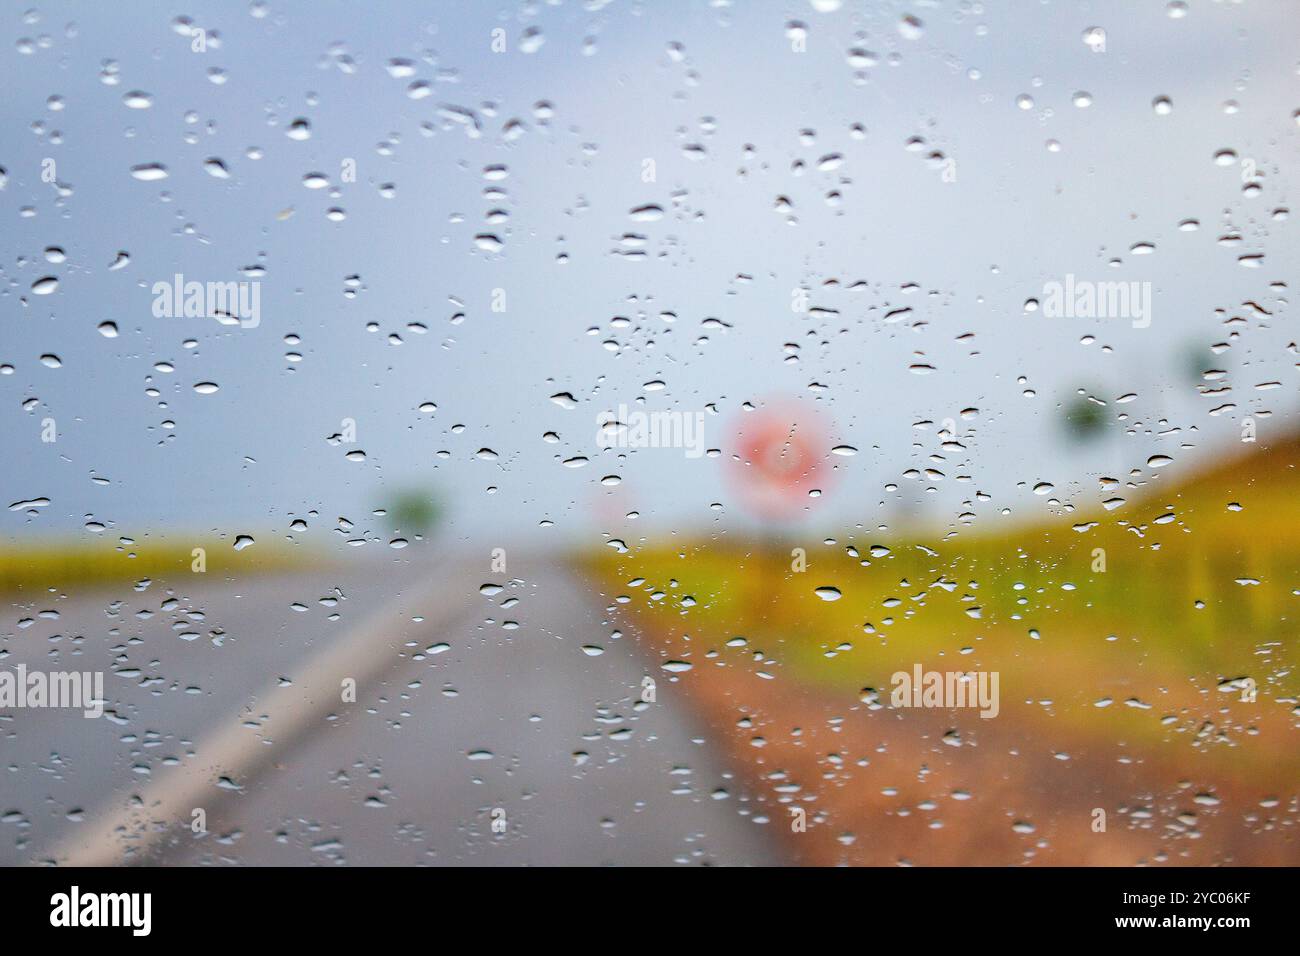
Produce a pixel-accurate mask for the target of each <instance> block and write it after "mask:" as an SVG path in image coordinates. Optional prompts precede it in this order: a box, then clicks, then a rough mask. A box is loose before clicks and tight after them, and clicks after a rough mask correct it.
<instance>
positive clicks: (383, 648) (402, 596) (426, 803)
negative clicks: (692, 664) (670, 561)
mask: <svg viewBox="0 0 1300 956" xmlns="http://www.w3.org/2000/svg"><path fill="white" fill-rule="evenodd" d="M457 566H458V567H460V566H461V565H457ZM450 567H451V565H450V563H443V564H442V565H441V570H440V569H431V568H430V567H428V566H422V565H420V564H418V563H415V562H414V561H413V560H410V559H407V560H406V563H402V564H397V565H393V566H390V565H388V564H385V565H384V566H383V567H381V568H377V567H374V566H358V567H355V568H348V569H346V570H338V569H332V570H329V571H314V572H310V573H306V574H297V575H292V576H287V577H281V578H262V579H255V580H252V581H249V582H245V583H231V582H220V581H201V582H195V581H185V582H184V585H185V587H184V588H181V587H175V588H172V589H171V591H170V593H169V592H168V588H167V587H166V585H165V584H162V583H159V584H155V585H153V586H152V587H151V588H150V589H149V590H147V591H144V592H140V593H137V592H134V591H131V590H130V589H126V593H122V589H118V590H116V591H103V590H101V591H98V592H94V593H87V594H84V595H70V596H68V597H67V598H65V599H63V600H54V599H53V598H51V600H50V601H48V602H45V604H42V605H41V606H36V605H33V606H32V607H31V608H30V609H28V610H17V611H15V612H14V614H15V619H14V621H13V622H12V623H13V626H12V627H11V628H10V629H7V630H6V632H5V634H4V637H3V639H2V640H3V643H2V644H0V646H2V647H4V648H5V649H7V650H8V651H9V652H10V654H9V657H8V658H6V659H5V661H4V663H5V664H9V665H13V664H17V663H20V662H25V663H27V664H28V666H29V668H36V667H40V668H44V669H47V670H55V669H62V670H70V669H76V670H96V669H102V670H104V671H106V683H107V686H106V690H107V693H106V696H107V697H108V699H109V702H110V705H109V706H110V708H111V711H112V712H111V713H110V714H109V715H108V716H106V717H105V718H101V719H98V720H87V719H84V718H82V717H81V716H80V715H79V714H77V713H74V712H70V711H55V710H17V711H12V712H10V713H8V714H5V715H3V716H0V740H3V742H4V743H3V746H4V769H5V774H4V776H3V777H2V778H0V780H2V781H3V785H2V786H0V821H2V822H0V863H5V864H15V863H27V862H40V861H43V860H47V859H52V858H57V859H60V860H62V861H67V860H68V859H69V857H68V856H67V851H68V848H70V847H71V848H74V850H75V851H77V852H81V850H83V849H84V848H85V847H86V846H87V845H91V846H92V847H94V848H97V851H98V852H99V854H100V855H99V857H95V858H93V859H95V860H96V861H102V862H120V861H121V860H123V859H127V858H129V859H132V860H136V861H140V862H154V863H158V862H161V863H174V864H201V863H242V864H255V865H310V864H327V865H335V864H344V863H346V864H368V865H414V864H433V865H447V864H471V865H522V864H531V865H549V864H590V865H596V864H623V865H629V864H642V865H671V864H701V863H709V864H768V863H773V862H776V860H775V858H774V855H773V849H772V846H771V844H770V842H769V841H770V834H769V832H768V830H769V828H770V824H769V825H765V824H762V823H756V822H754V820H753V818H752V815H751V814H750V812H749V810H750V806H751V805H750V803H749V801H748V799H747V795H746V794H745V793H744V791H743V789H742V788H740V787H739V786H738V784H737V782H736V781H735V780H734V779H733V778H732V777H731V776H730V774H729V773H728V772H727V771H726V769H725V768H723V767H721V766H719V765H718V764H717V762H716V759H715V756H714V752H713V751H712V750H711V748H710V746H709V742H708V740H707V738H706V737H705V735H704V731H703V729H702V728H700V727H698V726H694V725H693V724H692V721H691V717H690V715H689V714H688V713H686V712H685V711H684V710H683V709H682V708H680V707H678V706H676V705H675V703H674V701H673V695H672V692H671V685H670V684H669V683H668V682H667V681H666V680H664V679H663V678H664V677H665V676H666V675H664V674H662V673H661V672H660V671H659V670H658V666H657V662H656V661H654V660H650V659H646V658H644V657H642V655H640V654H639V653H638V650H637V648H636V646H635V638H634V637H633V636H630V635H628V636H623V637H621V638H613V637H612V636H611V635H612V632H613V631H614V630H615V627H614V626H612V625H611V624H610V623H609V622H608V616H607V614H606V613H605V611H604V610H603V609H602V608H601V607H600V606H598V604H596V603H595V600H594V596H593V595H592V594H591V593H590V592H589V591H588V589H587V588H586V587H585V585H584V584H582V583H581V582H579V581H578V580H576V579H575V578H574V577H572V576H571V575H570V574H569V573H568V572H567V571H565V570H563V569H562V568H560V567H558V566H557V565H556V563H555V562H547V561H537V562H533V563H530V564H529V565H528V566H526V567H511V568H510V572H511V573H510V574H509V575H499V574H498V575H493V574H490V573H487V572H486V571H484V572H483V573H476V572H472V571H465V570H460V571H452V570H448V568H450ZM489 583H491V584H494V585H497V586H500V588H501V590H500V591H497V592H495V593H482V591H481V590H480V589H481V586H482V585H484V584H489ZM489 592H491V589H489ZM169 599H171V600H175V602H176V603H175V605H174V606H172V605H169V604H168V603H166V602H168V601H169ZM322 599H323V601H322ZM118 602H120V603H118ZM37 603H38V604H40V603H41V602H39V601H38V602H37ZM47 605H48V607H47ZM47 609H53V610H57V612H58V618H57V619H51V618H46V617H40V616H39V615H38V612H39V611H41V610H47ZM331 615H337V616H338V619H337V620H330V616H331ZM19 618H30V619H31V623H29V624H27V625H26V626H22V627H19V626H17V621H18V619H19ZM214 632H215V633H214ZM438 645H446V647H445V648H443V647H439V646H438ZM595 648H601V649H602V652H601V653H596V651H595ZM326 660H333V661H335V662H338V666H337V667H335V668H334V670H335V671H337V670H338V667H342V668H343V670H342V671H339V672H340V673H354V672H355V673H358V674H363V675H364V674H368V675H369V676H361V677H360V678H359V679H358V688H357V696H356V700H355V702H344V701H343V700H342V699H341V697H342V695H341V692H340V693H339V694H338V695H337V697H336V696H335V693H334V691H333V689H332V688H333V687H335V686H337V684H338V682H337V679H336V677H337V674H335V673H334V672H333V671H330V668H329V667H325V669H324V671H322V669H321V662H323V661H326ZM313 674H314V675H315V676H312V675H313ZM646 675H650V676H652V677H653V678H654V679H655V680H656V682H657V687H656V695H655V696H656V700H655V702H654V703H650V704H638V703H637V702H638V700H639V698H640V696H641V694H642V679H643V677H645V676H646ZM322 687H324V688H326V691H325V692H322V691H321V688H322ZM291 728H296V729H292V732H291ZM213 753H218V754H219V757H217V758H212V754H213ZM205 758H210V762H212V763H217V764H219V766H221V767H226V766H227V765H229V768H230V769H229V772H224V771H216V770H213V769H212V767H210V766H205V765H204V760H205ZM191 803H192V804H193V805H194V806H193V807H191V806H190V804H191ZM194 808H201V809H202V810H203V812H204V814H205V815H206V820H205V823H206V828H205V830H204V832H201V833H195V832H193V830H192V828H191V827H190V824H191V821H192V818H193V817H192V810H193V809H194ZM494 821H495V823H496V825H495V827H494ZM96 831H99V835H98V836H96V835H95V833H96ZM128 853H129V855H127V856H124V854H128Z"/></svg>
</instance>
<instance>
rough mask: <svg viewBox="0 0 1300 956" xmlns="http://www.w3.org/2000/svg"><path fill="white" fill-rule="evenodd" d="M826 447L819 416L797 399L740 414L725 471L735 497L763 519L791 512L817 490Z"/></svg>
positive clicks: (822, 477) (823, 470)
mask: <svg viewBox="0 0 1300 956" xmlns="http://www.w3.org/2000/svg"><path fill="white" fill-rule="evenodd" d="M829 453H830V445H829V442H828V440H827V437H826V430H825V428H823V427H822V424H821V416H820V415H819V414H817V413H816V412H815V411H814V410H813V409H812V408H811V407H809V406H807V405H805V404H803V403H802V402H798V401H788V400H786V401H777V402H769V403H767V404H765V405H764V406H763V407H762V408H760V409H758V410H756V411H751V412H742V413H741V416H740V420H739V422H738V428H737V430H736V439H735V447H734V455H733V457H732V459H731V464H732V467H731V469H730V472H731V474H732V476H733V477H734V478H735V481H736V485H737V487H738V488H739V490H740V495H741V498H742V499H743V500H744V502H745V504H746V505H747V506H748V507H750V508H751V509H752V510H753V511H755V512H757V513H758V514H759V515H761V516H763V517H765V518H781V517H785V516H787V515H790V514H792V513H793V512H795V511H797V510H798V509H799V508H800V507H802V506H803V505H804V504H805V503H806V502H807V500H808V496H809V494H810V493H811V492H812V491H814V490H819V489H820V488H821V487H822V484H823V482H824V481H825V478H826V474H827V455H828V454H829Z"/></svg>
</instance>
